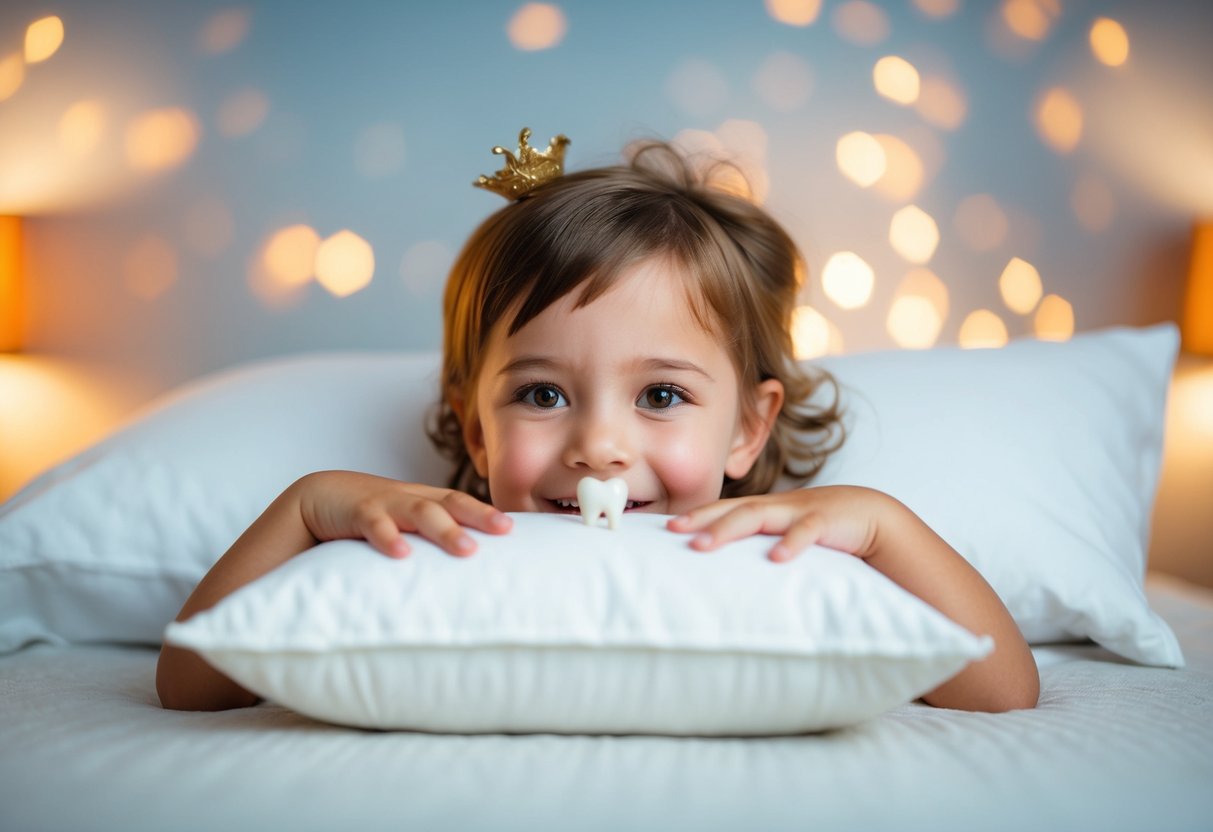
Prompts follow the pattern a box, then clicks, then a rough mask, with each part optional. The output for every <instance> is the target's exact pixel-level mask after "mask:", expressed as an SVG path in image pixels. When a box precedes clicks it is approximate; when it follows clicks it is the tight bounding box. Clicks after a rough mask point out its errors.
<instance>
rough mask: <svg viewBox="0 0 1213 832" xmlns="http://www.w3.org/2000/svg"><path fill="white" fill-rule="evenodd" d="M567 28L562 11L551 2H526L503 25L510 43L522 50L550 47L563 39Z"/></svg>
mask: <svg viewBox="0 0 1213 832" xmlns="http://www.w3.org/2000/svg"><path fill="white" fill-rule="evenodd" d="M567 29H568V22H567V21H566V20H565V17H564V12H562V11H561V10H560V8H559V7H558V6H553V5H552V4H551V3H527V4H526V5H524V6H523V7H522V8H520V9H519V10H518V11H517V12H515V13H514V16H513V17H511V18H510V22H509V23H508V24H507V25H506V27H505V31H506V35H507V37H509V39H510V43H511V44H513V46H514V48H515V49H521V50H523V51H524V52H536V51H539V50H541V49H551V48H552V47H553V46H555V45H556V44H558V43H560V41H561V40H563V39H564V33H565V32H566V31H567Z"/></svg>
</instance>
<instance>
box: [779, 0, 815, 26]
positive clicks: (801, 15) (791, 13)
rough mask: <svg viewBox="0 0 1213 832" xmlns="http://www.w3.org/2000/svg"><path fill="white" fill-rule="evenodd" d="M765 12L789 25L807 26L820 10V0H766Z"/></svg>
mask: <svg viewBox="0 0 1213 832" xmlns="http://www.w3.org/2000/svg"><path fill="white" fill-rule="evenodd" d="M766 7H767V14H769V15H770V16H771V17H773V18H775V19H776V20H778V21H779V22H780V23H786V24H787V25H789V26H808V25H809V24H810V23H812V22H813V21H814V20H816V19H817V15H818V14H819V13H820V12H821V0H766Z"/></svg>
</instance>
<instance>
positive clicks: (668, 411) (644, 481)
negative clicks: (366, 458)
mask: <svg viewBox="0 0 1213 832" xmlns="http://www.w3.org/2000/svg"><path fill="white" fill-rule="evenodd" d="M673 268H675V267H672V266H671V265H670V264H669V263H667V262H666V261H664V260H649V261H645V262H643V263H641V264H639V265H637V266H634V267H632V268H631V269H630V270H629V271H628V272H627V273H625V274H623V275H621V277H620V279H619V281H618V282H617V283H616V284H615V286H613V287H612V288H611V289H610V290H609V291H608V292H606V293H605V294H604V295H601V296H600V297H598V298H597V299H596V300H594V301H593V302H592V303H590V304H589V305H588V306H584V307H582V308H580V309H574V308H573V305H574V303H575V302H576V298H577V295H578V293H577V292H571V293H569V294H568V295H566V296H565V297H563V298H561V299H560V300H559V301H557V302H556V303H554V304H552V305H551V306H549V307H548V308H547V309H545V310H544V311H543V312H542V313H540V314H539V315H538V316H536V317H535V318H534V319H532V320H531V321H530V322H529V323H527V325H526V326H524V327H523V328H522V329H521V330H519V331H518V332H517V333H515V334H514V335H512V336H510V337H506V334H505V330H506V328H507V325H506V324H504V323H499V324H498V325H497V326H496V327H495V328H494V330H493V332H492V333H491V334H490V337H489V341H488V345H487V349H486V353H485V360H484V366H483V369H482V370H481V374H480V377H479V380H478V384H477V393H476V408H475V417H474V419H473V420H472V421H470V422H469V423H467V424H465V426H464V436H465V439H466V441H467V446H468V450H469V452H470V454H471V458H472V461H473V463H474V464H475V466H476V470H477V472H478V473H479V474H480V475H481V476H482V477H485V478H486V479H487V480H488V483H489V490H490V493H491V494H492V498H493V504H494V505H495V506H496V507H497V508H499V509H501V510H503V511H550V512H560V511H573V512H575V511H576V510H575V509H571V508H570V507H569V502H570V501H572V500H574V499H575V498H576V494H577V483H578V481H579V480H580V479H581V478H582V477H585V476H593V477H597V478H599V479H606V478H609V477H622V478H623V479H624V480H625V481H626V482H627V485H628V499H629V503H628V506H629V509H628V510H630V511H647V512H656V513H662V514H681V513H683V512H685V511H688V510H690V509H692V508H695V507H697V506H700V505H703V504H705V503H709V502H712V501H714V500H716V499H718V498H719V497H720V490H721V487H722V485H723V481H724V476H725V475H726V474H727V475H728V476H730V477H733V478H737V477H741V476H744V475H745V473H746V472H747V471H749V469H750V466H751V465H752V464H753V462H754V460H755V459H756V458H757V455H758V453H759V452H760V451H761V450H762V447H763V445H764V444H765V442H766V438H767V435H768V434H769V431H770V424H771V422H772V420H773V419H774V417H775V415H776V414H777V413H778V411H779V406H780V404H781V403H782V399H783V388H782V385H780V383H779V382H778V381H764V382H762V384H760V385H759V386H758V389H757V390H755V395H756V396H757V399H758V413H759V417H758V418H756V419H750V420H743V419H742V411H741V399H740V391H739V389H738V381H737V373H736V370H735V369H734V367H733V363H732V361H731V360H730V357H729V353H728V352H727V350H726V349H725V347H724V346H723V345H722V344H721V343H720V342H721V339H720V338H719V337H718V336H717V335H715V334H714V333H709V332H706V331H704V329H703V328H702V327H700V325H699V324H698V323H697V322H696V320H695V318H694V317H693V315H692V312H691V310H690V308H689V306H688V302H687V297H686V290H685V289H684V284H683V281H682V279H681V278H680V277H679V275H678V273H677V272H675V271H673V270H672V269H673Z"/></svg>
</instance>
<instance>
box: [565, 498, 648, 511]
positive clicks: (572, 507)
mask: <svg viewBox="0 0 1213 832" xmlns="http://www.w3.org/2000/svg"><path fill="white" fill-rule="evenodd" d="M651 502H652V500H628V501H627V503H626V504H625V505H624V507H623V510H624V511H625V512H628V511H638V510H639V509H642V508H644V507H645V506H647V505H649V504H650V503H651ZM547 503H548V505H550V506H551V507H552V511H555V512H558V513H560V514H580V513H581V506H580V505H578V503H577V501H576V500H574V499H567V500H563V499H561V500H548V501H547Z"/></svg>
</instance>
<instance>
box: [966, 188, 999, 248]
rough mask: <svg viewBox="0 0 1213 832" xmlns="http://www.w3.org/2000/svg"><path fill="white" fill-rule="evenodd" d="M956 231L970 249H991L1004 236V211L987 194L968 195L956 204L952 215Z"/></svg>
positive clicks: (995, 246) (996, 201) (997, 244)
mask: <svg viewBox="0 0 1213 832" xmlns="http://www.w3.org/2000/svg"><path fill="white" fill-rule="evenodd" d="M952 227H953V228H955V229H956V234H957V236H958V237H960V239H961V241H962V242H964V244H965V245H967V246H968V247H969V248H971V249H972V250H973V251H992V250H993V249H996V248H998V247H999V246H1000V245H1002V244H1003V243H1004V242H1005V241H1006V239H1007V232H1008V230H1009V229H1010V222H1009V221H1008V220H1007V214H1006V212H1005V211H1003V210H1002V206H1001V205H999V204H998V200H996V199H994V197H992V196H991V195H990V194H973V195H972V196H967V197H965V198H964V199H962V200H961V201H960V204H959V205H958V206H956V216H955V217H954V218H953V219H952Z"/></svg>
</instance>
